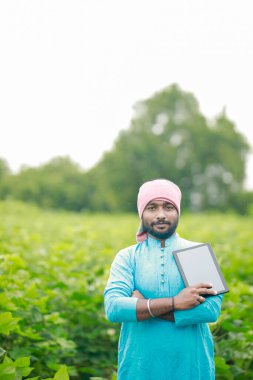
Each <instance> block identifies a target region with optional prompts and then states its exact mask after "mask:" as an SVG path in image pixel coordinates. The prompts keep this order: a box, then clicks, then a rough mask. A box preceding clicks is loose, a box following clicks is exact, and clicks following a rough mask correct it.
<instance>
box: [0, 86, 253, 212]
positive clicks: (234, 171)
mask: <svg viewBox="0 0 253 380" xmlns="http://www.w3.org/2000/svg"><path fill="white" fill-rule="evenodd" d="M134 110H135V114H134V117H133V119H132V120H131V125H130V127H129V129H127V130H124V131H122V132H121V133H120V135H119V137H118V139H117V140H116V142H115V144H114V147H113V149H112V150H111V151H110V152H107V153H105V154H104V155H103V156H102V158H101V160H100V162H99V163H98V164H97V165H96V166H94V167H93V168H92V169H90V170H89V171H84V170H83V169H81V168H80V167H79V165H78V164H76V163H74V162H73V161H72V160H71V159H70V158H69V157H56V158H53V159H52V160H51V161H50V162H48V163H46V164H44V165H41V166H39V167H36V168H23V169H22V170H21V171H20V172H19V173H18V174H12V173H11V171H10V170H9V168H8V163H7V162H6V161H5V160H4V159H1V160H0V198H1V199H7V198H14V199H20V200H23V201H25V202H33V203H36V204H38V205H39V206H42V207H46V208H61V209H67V210H74V211H81V210H90V211H110V212H115V211H135V210H136V195H137V191H138V188H139V186H140V185H141V184H142V183H143V182H144V181H146V180H150V179H153V178H169V179H171V180H172V181H175V182H176V183H177V184H178V185H179V186H180V187H181V189H182V192H183V200H182V201H183V208H184V209H190V210H192V211H201V210H208V209H219V210H222V211H226V210H235V211H237V212H239V213H241V214H247V213H251V212H252V211H253V209H252V208H253V192H247V191H245V190H244V188H243V181H244V179H245V165H246V159H247V155H248V153H249V151H250V146H249V145H248V143H247V141H246V139H245V137H244V136H243V135H242V134H241V133H239V132H238V131H237V130H236V127H235V125H234V123H233V122H232V121H231V120H229V119H228V117H227V116H226V114H225V111H223V112H221V113H220V114H219V115H218V116H217V117H216V118H215V119H214V120H212V121H210V120H207V118H206V117H205V116H204V115H203V114H202V113H201V111H200V109H199V105H198V102H197V100H196V98H195V97H194V95H192V94H191V93H186V92H184V91H182V90H181V89H180V88H179V87H178V86H177V85H172V86H169V87H167V88H165V89H163V90H162V91H160V92H158V93H156V94H154V95H153V96H152V97H151V98H148V99H146V100H143V101H140V102H138V103H137V104H136V105H135V107H134Z"/></svg>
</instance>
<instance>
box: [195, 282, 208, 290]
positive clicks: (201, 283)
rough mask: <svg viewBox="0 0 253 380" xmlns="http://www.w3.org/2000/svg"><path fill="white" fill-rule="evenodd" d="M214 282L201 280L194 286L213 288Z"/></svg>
mask: <svg viewBox="0 0 253 380" xmlns="http://www.w3.org/2000/svg"><path fill="white" fill-rule="evenodd" d="M212 287H213V284H211V283H210V282H200V283H199V284H196V285H193V288H197V289H198V288H212Z"/></svg>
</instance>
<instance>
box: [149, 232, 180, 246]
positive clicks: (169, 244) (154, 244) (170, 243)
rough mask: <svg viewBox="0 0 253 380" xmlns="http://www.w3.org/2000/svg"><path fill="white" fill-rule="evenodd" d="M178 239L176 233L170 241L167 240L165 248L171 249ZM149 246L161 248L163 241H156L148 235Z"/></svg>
mask: <svg viewBox="0 0 253 380" xmlns="http://www.w3.org/2000/svg"><path fill="white" fill-rule="evenodd" d="M177 239H178V234H177V233H176V232H175V233H174V234H173V235H172V236H170V237H169V238H168V239H166V240H165V247H169V246H171V245H173V244H175V241H176V240H177ZM146 241H147V243H148V245H151V246H152V247H159V248H161V241H160V240H159V239H156V238H154V237H152V236H150V235H148V238H147V240H146Z"/></svg>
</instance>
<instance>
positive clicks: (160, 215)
mask: <svg viewBox="0 0 253 380" xmlns="http://www.w3.org/2000/svg"><path fill="white" fill-rule="evenodd" d="M156 218H157V219H158V220H164V219H166V215H165V212H164V209H163V208H162V207H161V208H159V209H158V211H157V215H156Z"/></svg>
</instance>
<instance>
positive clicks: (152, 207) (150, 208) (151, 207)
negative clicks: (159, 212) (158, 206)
mask: <svg viewBox="0 0 253 380" xmlns="http://www.w3.org/2000/svg"><path fill="white" fill-rule="evenodd" d="M147 210H150V211H153V210H155V206H154V205H149V206H148V207H147Z"/></svg>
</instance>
